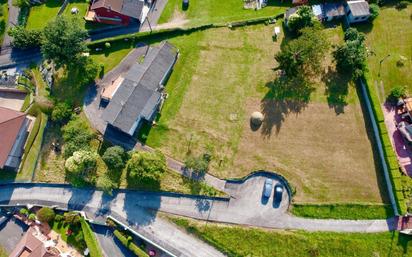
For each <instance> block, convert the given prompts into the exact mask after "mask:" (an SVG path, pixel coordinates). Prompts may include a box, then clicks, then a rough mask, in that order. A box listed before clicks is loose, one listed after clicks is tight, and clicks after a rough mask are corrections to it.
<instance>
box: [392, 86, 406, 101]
mask: <svg viewBox="0 0 412 257" xmlns="http://www.w3.org/2000/svg"><path fill="white" fill-rule="evenodd" d="M407 94H408V93H407V90H406V87H405V86H395V87H393V88H392V89H391V92H390V93H389V95H388V99H387V100H388V101H389V102H390V103H393V104H396V102H397V101H398V100H399V99H400V98H402V97H405V96H406V95H407Z"/></svg>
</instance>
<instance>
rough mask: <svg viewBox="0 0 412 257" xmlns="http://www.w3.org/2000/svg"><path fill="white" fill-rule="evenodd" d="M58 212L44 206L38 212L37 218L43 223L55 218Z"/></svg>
mask: <svg viewBox="0 0 412 257" xmlns="http://www.w3.org/2000/svg"><path fill="white" fill-rule="evenodd" d="M55 216H56V214H55V213H54V211H53V210H52V209H50V208H49V207H43V208H41V209H40V210H39V211H38V212H37V218H38V219H39V220H40V221H41V222H43V223H49V222H52V221H53V220H54V217H55Z"/></svg>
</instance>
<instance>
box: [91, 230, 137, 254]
mask: <svg viewBox="0 0 412 257" xmlns="http://www.w3.org/2000/svg"><path fill="white" fill-rule="evenodd" d="M93 231H94V234H95V235H96V238H97V240H99V243H100V246H101V248H102V250H103V253H104V255H105V256H106V257H135V255H134V254H133V253H132V252H130V250H128V249H126V247H124V246H123V245H122V244H121V243H120V242H119V240H117V239H116V238H115V237H114V235H113V233H112V232H111V230H110V229H108V228H107V227H105V226H96V225H94V226H93Z"/></svg>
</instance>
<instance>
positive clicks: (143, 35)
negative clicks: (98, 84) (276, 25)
mask: <svg viewBox="0 0 412 257" xmlns="http://www.w3.org/2000/svg"><path fill="white" fill-rule="evenodd" d="M283 16H284V14H283V13H282V14H278V15H275V16H274V15H271V16H266V17H261V18H253V19H247V20H240V21H234V22H231V23H213V24H205V25H201V26H196V27H190V28H171V29H160V30H155V31H152V32H150V31H145V32H136V33H132V34H126V35H120V36H116V37H111V38H105V39H100V40H95V41H92V42H89V43H88V46H89V48H104V45H105V43H107V42H108V43H110V44H112V45H113V43H116V42H117V41H121V40H123V41H124V40H140V41H143V40H145V39H154V38H162V37H164V38H170V37H173V36H179V35H185V34H190V33H193V32H196V31H202V30H206V29H210V28H221V27H226V26H231V27H241V26H248V25H255V24H263V23H267V22H268V21H269V20H273V19H279V18H282V17H283Z"/></svg>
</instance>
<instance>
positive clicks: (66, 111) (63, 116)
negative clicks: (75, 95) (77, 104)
mask: <svg viewBox="0 0 412 257" xmlns="http://www.w3.org/2000/svg"><path fill="white" fill-rule="evenodd" d="M71 116H72V108H71V106H70V105H69V104H68V103H66V102H63V103H58V104H56V106H55V107H54V109H53V111H52V114H51V119H52V121H55V122H64V121H67V120H68V119H70V117H71Z"/></svg>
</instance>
